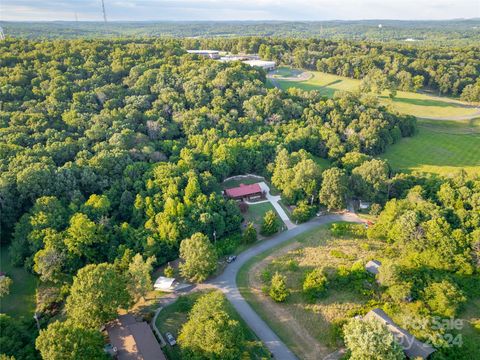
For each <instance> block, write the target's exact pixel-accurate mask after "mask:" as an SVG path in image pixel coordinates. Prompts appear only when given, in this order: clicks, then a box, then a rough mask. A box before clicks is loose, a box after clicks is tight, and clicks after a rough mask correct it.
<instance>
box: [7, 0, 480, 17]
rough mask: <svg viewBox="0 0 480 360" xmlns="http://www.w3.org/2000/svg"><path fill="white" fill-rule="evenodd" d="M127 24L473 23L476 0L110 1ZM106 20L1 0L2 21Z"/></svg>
mask: <svg viewBox="0 0 480 360" xmlns="http://www.w3.org/2000/svg"><path fill="white" fill-rule="evenodd" d="M105 7H106V12H107V17H108V20H109V21H112V22H122V21H139V22H142V21H148V22H154V21H179V22H181V21H186V22H191V21H360V20H404V21H409V20H410V21H415V20H417V21H427V20H459V19H464V20H470V19H475V18H477V17H479V16H480V1H477V0H457V1H455V0H435V1H431V0H404V1H401V2H400V1H397V0H383V1H382V0H337V1H334V0H314V1H309V0H295V1H293V0H243V1H242V0H223V1H222V0H178V1H175V0H130V1H127V0H105ZM76 19H78V20H79V21H85V22H95V21H102V20H103V17H102V7H101V0H46V1H41V2H39V1H38V0H0V20H3V21H26V22H37V21H41V22H44V21H75V20H76Z"/></svg>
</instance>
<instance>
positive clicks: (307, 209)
mask: <svg viewBox="0 0 480 360" xmlns="http://www.w3.org/2000/svg"><path fill="white" fill-rule="evenodd" d="M314 214H315V208H314V207H313V206H310V205H308V203H307V202H306V201H301V202H300V203H299V204H298V206H297V207H296V208H295V209H293V211H292V218H293V220H295V221H297V222H299V223H303V222H305V221H308V220H310V219H311V217H312V216H313V215H314Z"/></svg>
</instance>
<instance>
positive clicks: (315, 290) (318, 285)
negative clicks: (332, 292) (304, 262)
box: [303, 269, 327, 301]
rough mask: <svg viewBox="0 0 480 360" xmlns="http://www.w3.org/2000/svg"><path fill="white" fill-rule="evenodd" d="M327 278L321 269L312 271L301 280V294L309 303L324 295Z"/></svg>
mask: <svg viewBox="0 0 480 360" xmlns="http://www.w3.org/2000/svg"><path fill="white" fill-rule="evenodd" d="M326 287H327V278H326V276H325V275H324V274H323V272H322V270H321V269H314V270H312V271H310V272H308V273H307V275H306V276H305V280H303V293H304V294H305V295H306V296H307V298H308V299H309V300H310V301H313V300H315V299H318V298H320V297H321V296H323V295H324V294H325V291H326Z"/></svg>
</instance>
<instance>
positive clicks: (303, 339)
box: [248, 242, 329, 360]
mask: <svg viewBox="0 0 480 360" xmlns="http://www.w3.org/2000/svg"><path fill="white" fill-rule="evenodd" d="M301 245H302V244H300V243H298V242H295V243H293V244H290V245H288V246H286V247H284V248H282V249H279V250H278V251H275V252H274V253H272V254H270V255H269V256H268V257H266V258H265V259H263V260H262V261H260V262H258V263H256V264H255V265H254V266H253V267H252V268H251V269H250V271H249V272H248V283H249V287H250V290H251V292H252V294H254V296H255V297H257V298H260V299H261V303H262V306H263V307H265V308H267V309H268V312H269V314H271V315H272V316H273V317H275V318H276V319H277V320H280V322H282V323H283V324H285V327H288V328H289V330H290V331H289V332H290V336H291V338H292V341H293V342H294V343H295V344H297V346H296V347H295V350H296V352H297V355H299V358H301V359H306V360H316V359H323V358H324V357H326V356H327V355H328V354H329V350H328V348H327V347H325V346H323V345H322V344H320V343H319V342H318V341H317V340H316V339H315V338H314V337H312V336H311V335H310V333H309V332H308V331H307V330H306V329H305V328H304V327H303V326H302V324H300V323H299V322H298V321H297V320H296V319H295V318H294V317H293V316H292V315H291V314H290V312H289V311H288V310H286V309H285V308H283V307H282V306H281V305H279V304H276V303H275V302H274V301H272V300H271V299H270V298H269V297H268V296H265V295H264V294H263V292H262V290H261V289H262V286H263V284H262V282H261V280H260V279H259V278H258V274H259V273H260V271H261V270H262V269H263V268H264V267H265V266H266V265H267V264H268V263H269V262H271V261H272V260H273V259H274V258H276V257H279V256H282V255H284V254H286V253H288V252H289V251H291V250H295V249H297V248H298V247H300V246H301Z"/></svg>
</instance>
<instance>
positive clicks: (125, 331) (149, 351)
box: [106, 314, 166, 360]
mask: <svg viewBox="0 0 480 360" xmlns="http://www.w3.org/2000/svg"><path fill="white" fill-rule="evenodd" d="M106 329H107V333H108V338H109V339H110V344H111V345H112V347H111V348H112V349H114V350H113V351H114V353H115V356H116V358H117V359H118V360H166V357H165V355H164V354H163V352H162V349H161V348H160V345H159V344H158V341H157V339H156V338H155V335H153V332H152V329H150V326H149V325H148V324H147V323H146V322H145V321H142V322H139V321H137V320H135V318H134V317H133V315H131V314H126V315H120V316H119V317H118V319H116V320H114V321H112V322H111V323H109V324H108V325H107V326H106Z"/></svg>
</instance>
